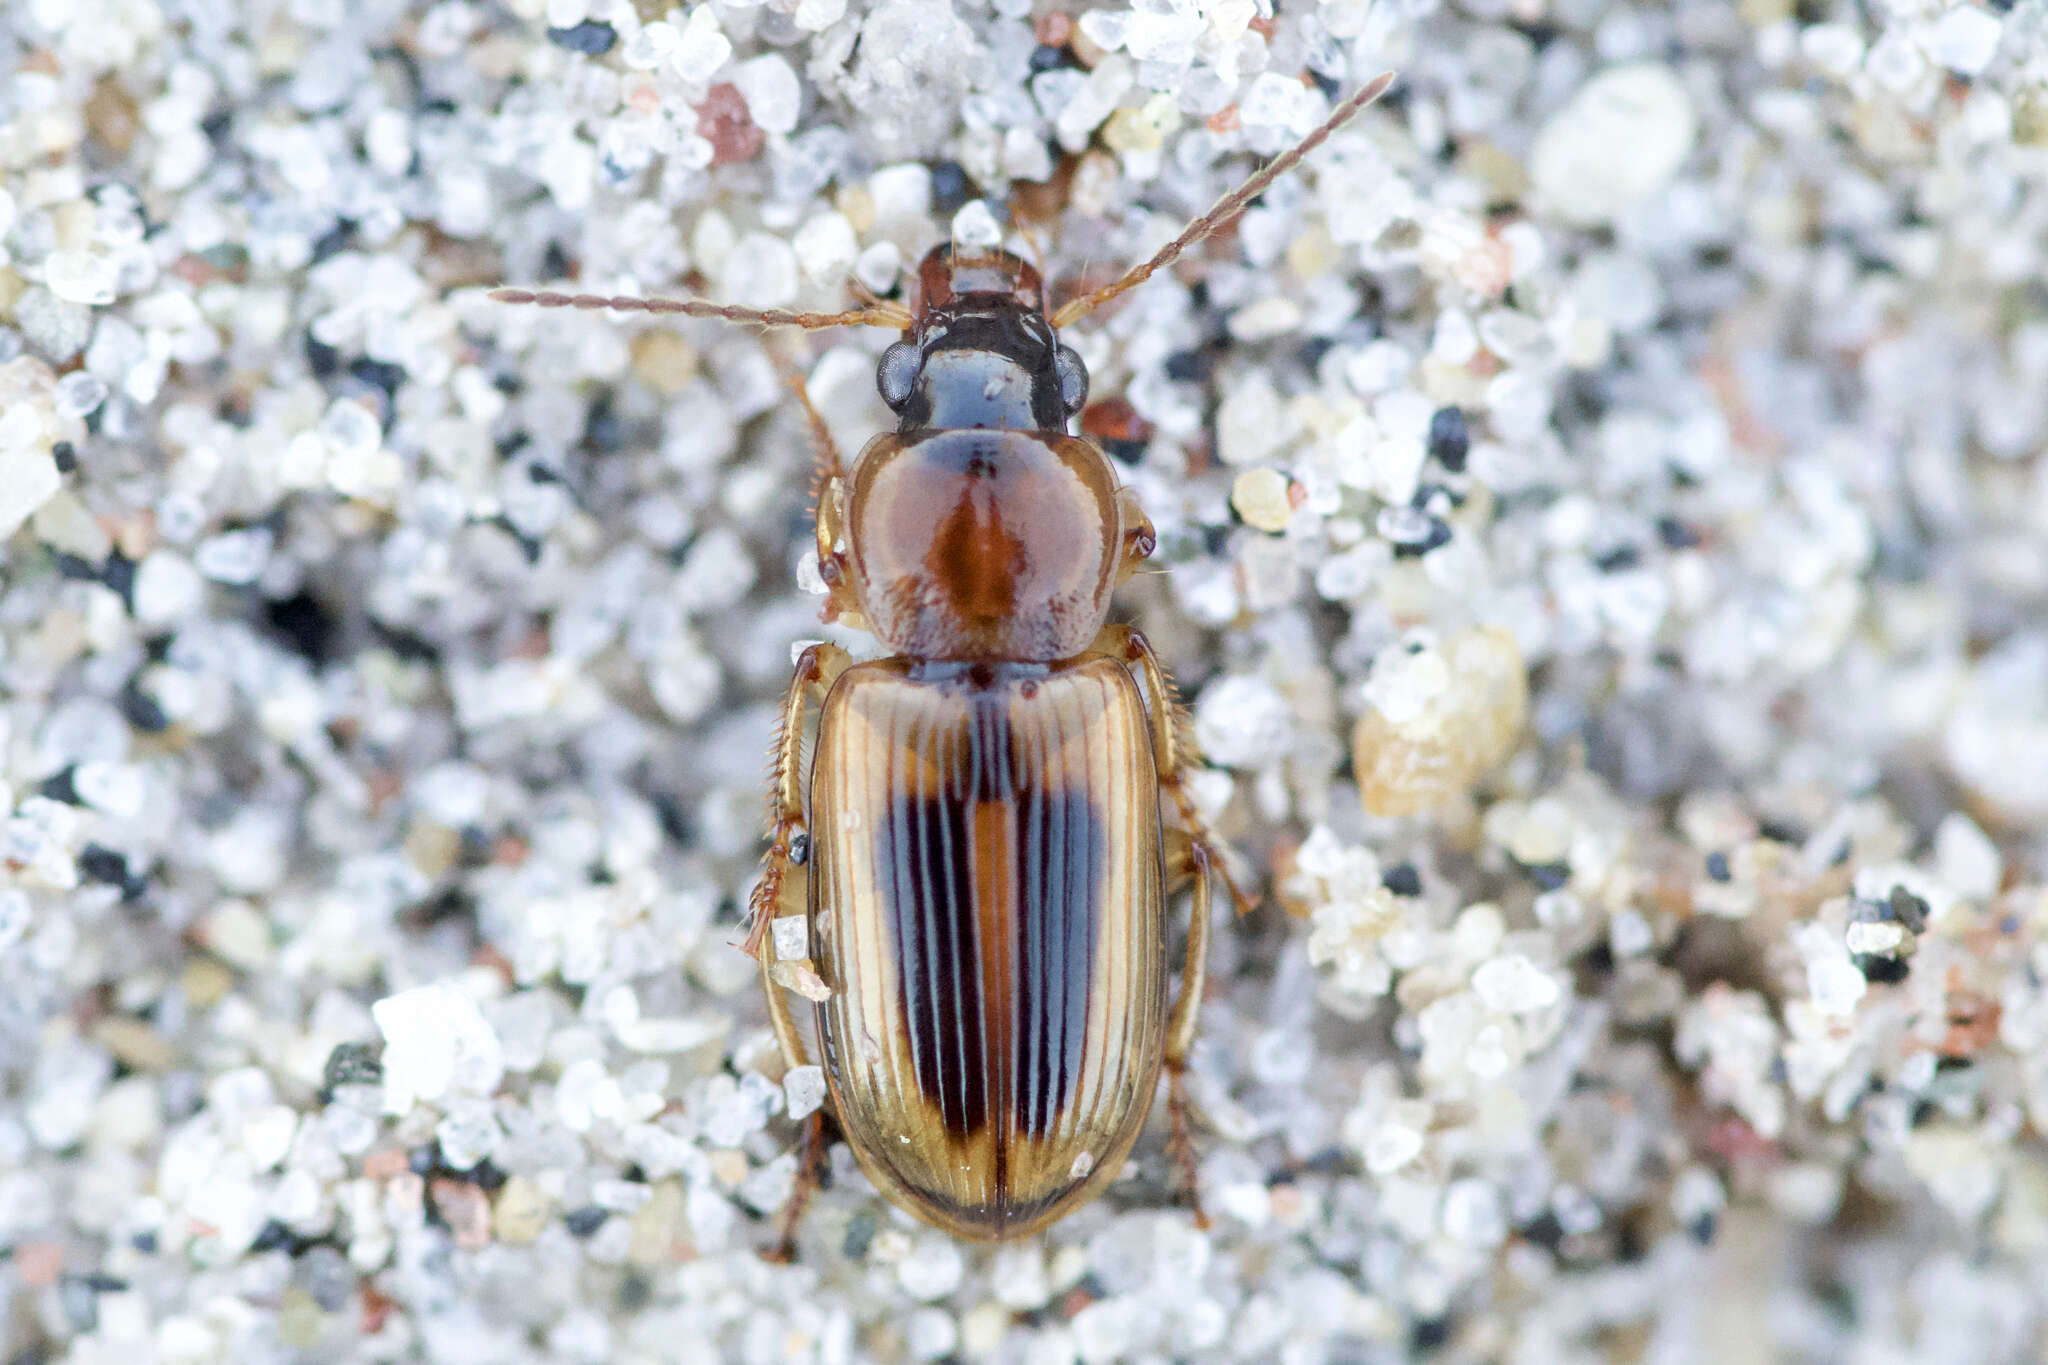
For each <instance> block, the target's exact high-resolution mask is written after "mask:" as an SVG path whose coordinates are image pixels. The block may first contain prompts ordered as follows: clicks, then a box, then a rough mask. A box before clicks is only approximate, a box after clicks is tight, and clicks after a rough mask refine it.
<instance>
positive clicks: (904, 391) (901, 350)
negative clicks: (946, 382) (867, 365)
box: [875, 341, 1085, 408]
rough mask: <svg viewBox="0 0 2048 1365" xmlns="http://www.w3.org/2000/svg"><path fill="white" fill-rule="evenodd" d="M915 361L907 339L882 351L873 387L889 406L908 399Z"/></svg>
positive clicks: (915, 372) (914, 380) (915, 371)
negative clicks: (880, 393)
mask: <svg viewBox="0 0 2048 1365" xmlns="http://www.w3.org/2000/svg"><path fill="white" fill-rule="evenodd" d="M917 362H918V355H917V347H916V346H915V345H913V344H912V343H910V342H908V341H899V342H897V343H896V344H895V345H893V346H891V347H890V348H889V349H888V350H886V351H884V352H882V363H881V364H880V365H878V366H876V367H875V387H876V388H878V389H880V390H881V391H882V401H883V402H884V403H887V404H888V405H889V406H890V407H891V408H900V407H902V406H903V405H904V404H905V403H906V402H908V401H909V399H910V386H911V385H912V384H914V383H916V382H917ZM1075 363H1076V364H1078V363H1079V362H1078V361H1076V362H1075ZM1084 384H1085V381H1084Z"/></svg>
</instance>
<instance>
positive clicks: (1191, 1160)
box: [1166, 1061, 1210, 1232]
mask: <svg viewBox="0 0 2048 1365" xmlns="http://www.w3.org/2000/svg"><path fill="white" fill-rule="evenodd" d="M1166 1126H1167V1134H1166V1150H1167V1154H1168V1155H1169V1156H1171V1157H1172V1158H1173V1164H1174V1165H1175V1166H1176V1167H1178V1168H1179V1170H1180V1177H1181V1183H1182V1185H1183V1186H1184V1187H1185V1188H1186V1190H1187V1201H1188V1212H1189V1213H1191V1214H1192V1215H1193V1216H1194V1220H1195V1226H1196V1227H1197V1228H1199V1229H1201V1230H1202V1231H1204V1232H1207V1231H1208V1230H1209V1227H1210V1222H1209V1213H1208V1211H1207V1210H1206V1209H1204V1208H1203V1207H1202V1179H1201V1173H1200V1169H1199V1167H1198V1166H1197V1164H1196V1162H1195V1137H1194V1129H1193V1125H1192V1124H1191V1123H1190V1122H1189V1119H1188V1095H1187V1063H1186V1062H1185V1061H1180V1062H1168V1063H1167V1064H1166Z"/></svg>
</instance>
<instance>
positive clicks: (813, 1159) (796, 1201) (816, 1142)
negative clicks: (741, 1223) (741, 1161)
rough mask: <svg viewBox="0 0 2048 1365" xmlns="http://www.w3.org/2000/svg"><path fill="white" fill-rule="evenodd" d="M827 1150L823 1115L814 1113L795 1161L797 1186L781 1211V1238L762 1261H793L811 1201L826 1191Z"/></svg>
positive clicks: (763, 1255)
mask: <svg viewBox="0 0 2048 1365" xmlns="http://www.w3.org/2000/svg"><path fill="white" fill-rule="evenodd" d="M830 1146H831V1144H830V1143H829V1142H828V1141H827V1140H826V1137H825V1111H824V1110H822V1109H819V1110H816V1111H814V1112H813V1113H812V1114H811V1116H810V1117H809V1118H807V1119H805V1120H804V1136H803V1150H802V1154H801V1155H799V1156H798V1157H797V1163H796V1183H795V1184H794V1185H793V1186H792V1187H791V1188H790V1191H789V1202H788V1203H787V1204H786V1205H784V1207H783V1214H782V1236H781V1237H780V1238H778V1239H777V1240H776V1243H775V1246H774V1247H773V1248H771V1249H770V1250H768V1251H766V1252H763V1253H762V1259H764V1260H768V1261H773V1262H775V1263H776V1264H777V1265H787V1264H789V1263H790V1262H791V1261H794V1260H795V1259H796V1234H797V1229H798V1227H799V1226H801V1224H802V1223H803V1219H804V1214H805V1213H806V1212H808V1211H809V1209H810V1206H811V1200H812V1198H813V1197H814V1196H815V1195H816V1194H817V1193H818V1191H819V1190H821V1189H823V1188H824V1187H825V1172H826V1170H827V1166H826V1154H827V1152H828V1151H829V1149H830Z"/></svg>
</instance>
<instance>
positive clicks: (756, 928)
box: [744, 644, 853, 1066]
mask: <svg viewBox="0 0 2048 1365" xmlns="http://www.w3.org/2000/svg"><path fill="white" fill-rule="evenodd" d="M852 663H853V656H852V655H850V654H848V653H847V652H846V651H845V650H843V649H841V648H839V646H837V645H828V644H816V645H812V646H811V647H810V648H809V649H806V650H805V651H804V652H803V653H802V654H801V655H799V656H798V658H797V661H796V674H795V676H794V677H792V678H791V679H790V681H789V693H788V695H787V696H786V697H785V698H784V699H783V703H782V724H781V726H780V728H779V729H778V730H777V732H776V735H775V748H774V751H773V758H772V761H773V764H774V779H773V782H774V785H773V787H772V788H771V790H770V792H769V797H768V820H769V827H768V856H767V858H766V860H765V863H766V865H765V867H764V869H763V871H762V873H761V880H760V882H759V883H758V884H756V885H755V887H754V894H753V896H752V898H751V901H750V908H751V910H752V914H753V923H752V924H751V925H750V926H749V928H748V931H747V941H746V943H745V945H744V947H745V950H746V952H747V953H748V955H749V956H751V957H754V958H756V959H758V960H759V961H760V962H761V970H762V973H763V979H764V980H765V979H766V973H767V971H768V968H769V966H770V965H771V964H772V961H773V956H774V955H773V953H772V952H765V953H764V951H763V949H764V948H765V947H767V946H768V934H769V926H770V925H771V924H772V923H773V922H774V920H775V917H776V916H777V915H778V914H780V913H781V912H782V908H783V901H784V900H785V898H786V897H785V892H786V891H787V890H788V889H789V888H790V884H791V882H792V880H793V879H792V878H791V876H790V872H791V869H793V868H797V867H801V866H803V865H804V863H805V862H806V861H807V860H808V858H809V836H808V833H807V831H806V830H805V829H804V784H803V751H804V720H805V717H806V716H807V715H808V713H809V711H810V708H811V706H812V705H813V704H814V703H816V702H821V701H823V700H824V697H825V694H826V693H827V692H829V691H830V690H831V689H832V684H833V683H835V682H837V681H838V680H839V675H840V674H841V673H844V672H845V671H846V670H847V668H848V666H850V665H851V664H852ZM770 984H771V986H772V984H773V983H770ZM772 993H773V992H772V990H771V994H772ZM771 1011H772V1005H771ZM777 1031H778V1033H779V1032H780V1030H779V1029H778V1030H777ZM787 1050H788V1049H787V1048H786V1047H785V1049H784V1051H787ZM791 1065H792V1066H794V1065H800V1064H799V1063H795V1062H792V1063H791Z"/></svg>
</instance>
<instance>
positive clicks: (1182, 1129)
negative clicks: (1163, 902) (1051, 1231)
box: [1165, 842, 1211, 1228]
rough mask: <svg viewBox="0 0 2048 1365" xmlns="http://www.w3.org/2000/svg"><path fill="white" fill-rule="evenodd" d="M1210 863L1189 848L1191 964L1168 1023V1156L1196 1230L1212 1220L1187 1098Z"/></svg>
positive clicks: (1205, 963) (1184, 870) (1185, 870)
mask: <svg viewBox="0 0 2048 1365" xmlns="http://www.w3.org/2000/svg"><path fill="white" fill-rule="evenodd" d="M1209 866H1210V859H1209V855H1208V853H1207V852H1206V851H1205V850H1204V849H1203V847H1202V845H1201V844H1200V843H1196V842H1190V843H1189V844H1188V845H1187V846H1186V855H1185V859H1184V861H1182V863H1181V866H1180V867H1179V868H1177V869H1176V872H1177V874H1178V875H1183V876H1188V877H1191V878H1192V879H1193V881H1194V887H1195V895H1194V902H1193V904H1192V905H1191V906H1190V907H1189V910H1188V948H1187V961H1186V963H1185V964H1184V965H1183V966H1182V968H1181V977H1180V998H1179V999H1177V1000H1175V1001H1174V1002H1173V1012H1172V1013H1171V1014H1170V1015H1168V1016H1167V1020H1166V1057H1165V1062H1166V1116H1167V1125H1168V1129H1167V1150H1168V1151H1169V1152H1170V1153H1171V1155H1172V1157H1173V1161H1174V1164H1175V1165H1176V1166H1178V1167H1179V1168H1180V1173H1181V1179H1182V1180H1183V1181H1184V1182H1185V1183H1186V1185H1187V1191H1188V1203H1189V1205H1190V1206H1191V1208H1192V1210H1193V1212H1194V1216H1195V1226H1196V1227H1198V1228H1207V1227H1208V1226H1209V1215H1208V1214H1207V1213H1205V1212H1204V1211H1203V1209H1202V1189H1201V1181H1200V1179H1199V1177H1198V1175H1197V1172H1196V1169H1195V1141H1194V1135H1193V1128H1192V1125H1191V1123H1190V1122H1189V1112H1190V1110H1189V1105H1188V1093H1187V1069H1188V1054H1189V1053H1190V1052H1192V1051H1193V1050H1194V1046H1195V1027H1196V1023H1197V1021H1198V1020H1199V1018H1200V1016H1201V1011H1202V993H1203V991H1204V990H1206V989H1207V987H1208V981H1209V900H1210V894H1211V887H1210V882H1209Z"/></svg>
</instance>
